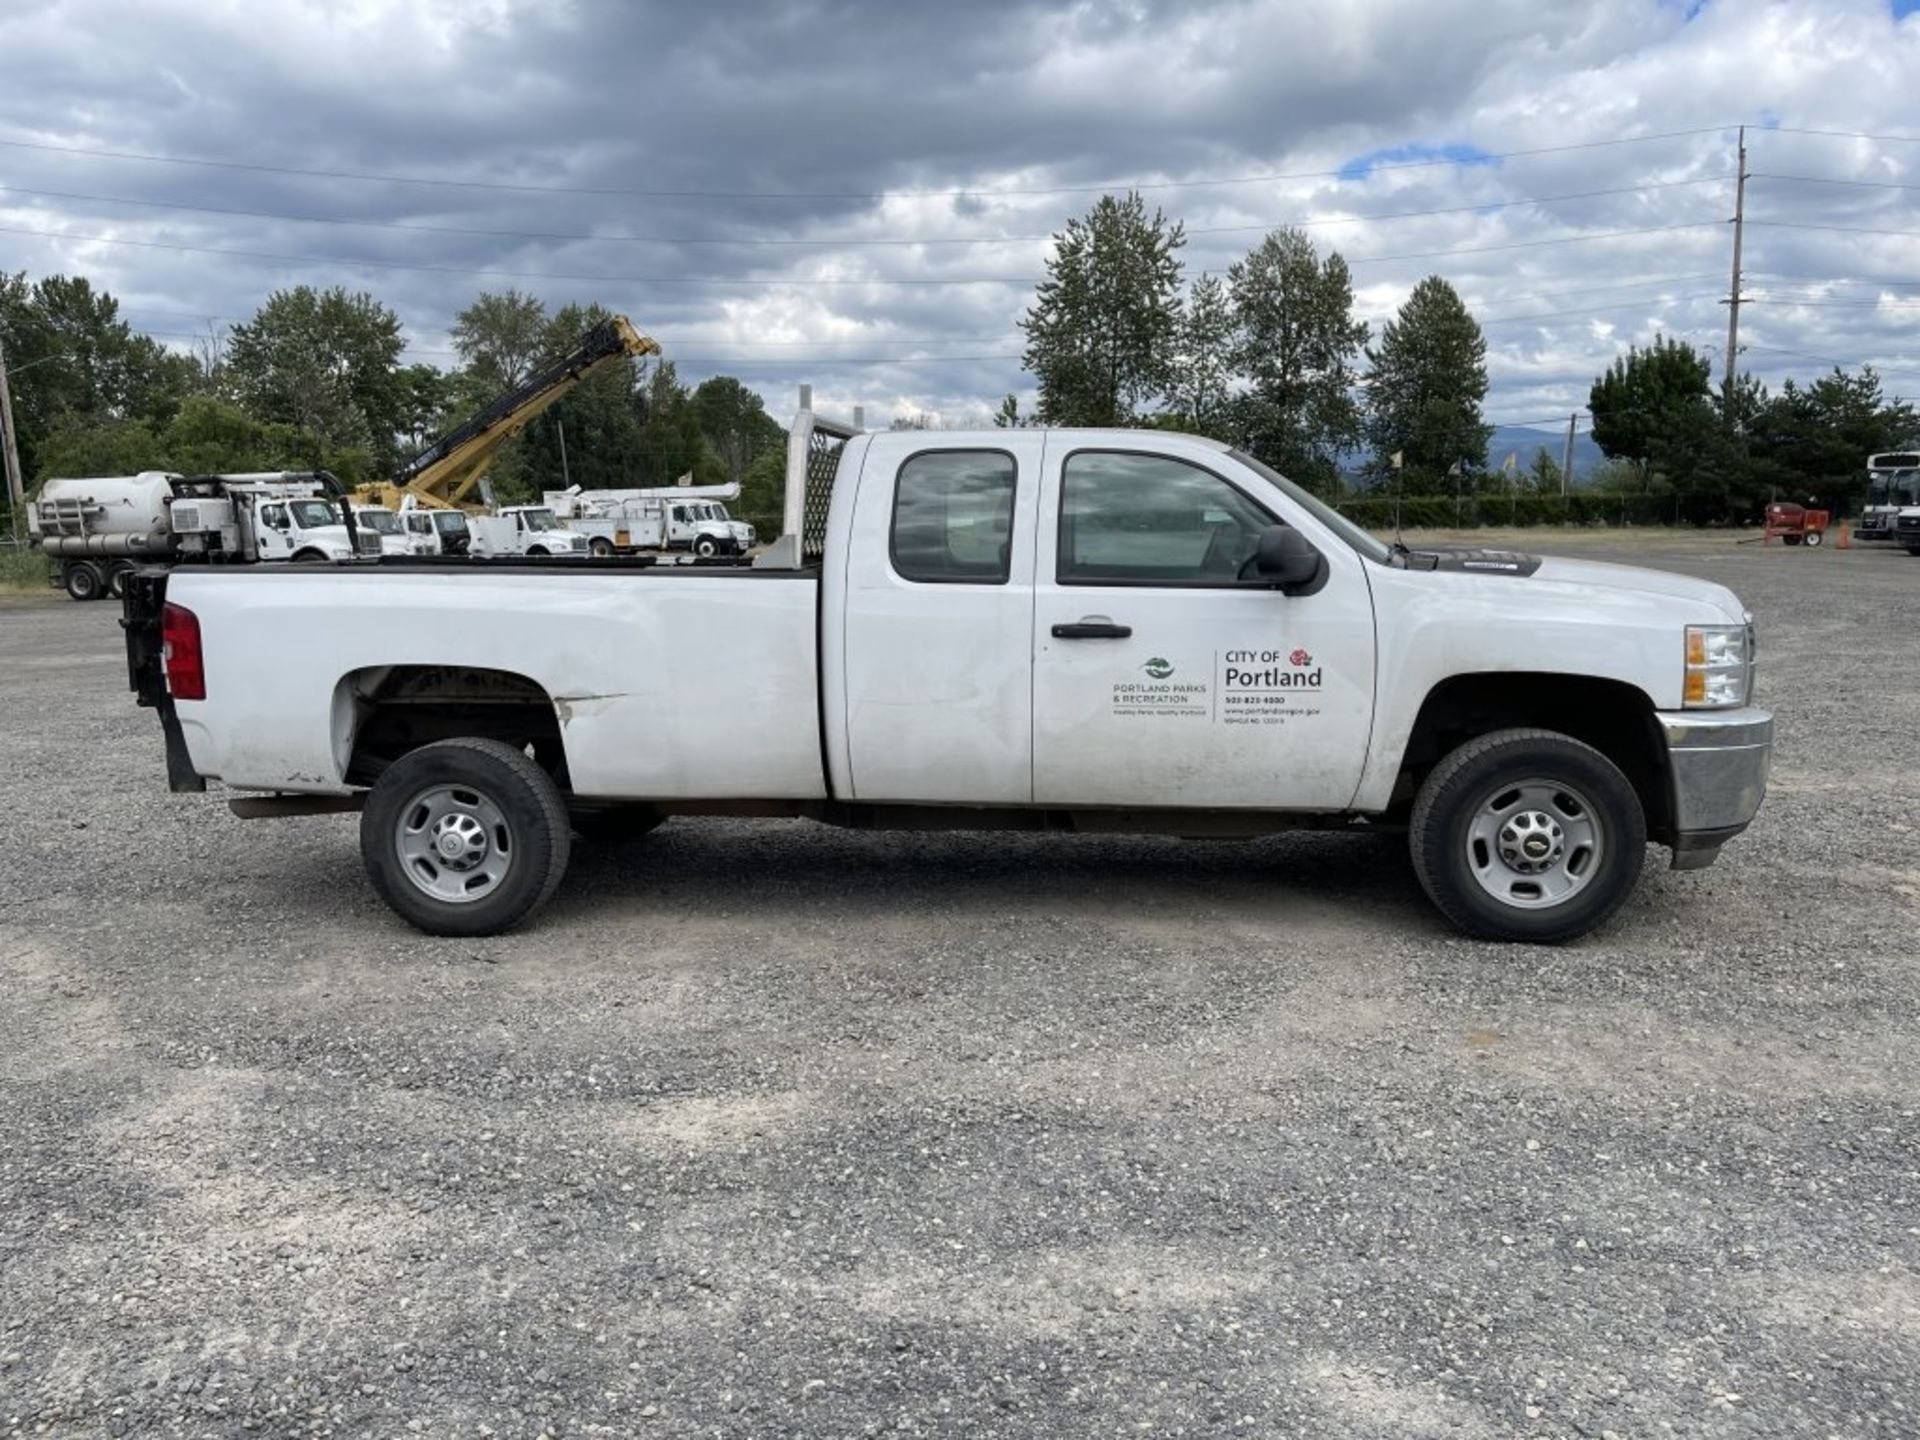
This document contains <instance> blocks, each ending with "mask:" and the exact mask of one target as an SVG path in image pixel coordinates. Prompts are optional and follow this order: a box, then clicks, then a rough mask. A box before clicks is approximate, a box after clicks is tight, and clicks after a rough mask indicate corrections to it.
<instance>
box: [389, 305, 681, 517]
mask: <svg viewBox="0 0 1920 1440" xmlns="http://www.w3.org/2000/svg"><path fill="white" fill-rule="evenodd" d="M659 353H660V344H659V342H658V341H656V340H654V339H653V338H652V337H651V336H648V335H643V334H641V333H640V332H639V331H638V330H636V329H634V328H633V325H632V323H631V322H629V321H628V319H627V317H626V316H624V315H615V316H614V317H613V318H612V319H610V320H603V321H602V322H601V323H600V324H598V325H596V326H594V327H593V328H592V329H591V330H589V331H588V332H587V333H586V334H585V335H583V336H581V337H580V343H579V344H578V345H576V346H574V347H573V349H572V350H570V351H569V352H568V353H567V354H565V355H563V356H561V357H560V358H559V359H558V360H555V361H554V362H553V363H552V364H550V365H546V366H543V367H542V368H541V369H539V370H538V371H536V372H535V373H534V374H532V375H531V376H529V377H528V378H527V379H526V380H525V381H524V382H523V383H521V384H520V385H519V386H517V387H516V388H514V389H513V390H510V391H509V392H507V393H506V394H505V395H502V396H501V397H500V398H499V399H498V400H495V401H494V402H493V403H492V404H491V405H489V406H487V408H486V409H484V410H482V411H481V412H480V413H479V414H478V415H476V416H474V417H473V418H472V419H471V420H469V421H467V422H466V423H465V424H464V425H460V426H458V427H456V428H455V429H453V430H452V431H449V432H448V433H447V434H446V435H443V436H441V437H440V439H439V440H437V441H435V442H434V443H433V444H432V445H430V446H428V447H427V448H426V449H425V450H422V451H421V452H420V453H419V454H418V455H416V456H414V457H413V459H411V460H409V461H408V462H407V463H406V464H405V465H403V466H402V467H401V468H400V470H399V472H398V473H397V474H396V475H394V477H393V478H392V479H391V480H375V481H373V482H371V483H370V484H366V485H362V486H361V487H360V488H359V489H357V490H355V491H354V492H353V501H354V503H355V504H356V505H383V506H385V507H386V508H387V509H389V510H398V509H400V508H402V505H403V504H404V502H405V501H406V500H407V499H408V498H409V497H411V498H412V500H413V503H414V505H416V506H420V507H424V508H426V509H431V510H465V511H469V512H472V513H475V514H479V513H484V512H485V510H486V509H487V507H486V506H485V505H484V504H482V503H480V502H479V501H478V500H473V499H469V498H468V497H469V496H470V495H472V493H473V490H474V487H475V486H477V485H478V484H479V483H480V478H481V476H483V475H485V474H486V473H487V470H488V469H489V468H490V467H491V466H492V465H493V462H494V460H495V459H496V458H497V457H498V455H499V453H500V447H501V446H502V445H505V444H506V443H507V441H509V440H511V439H512V438H513V437H514V436H515V435H518V434H519V433H520V432H521V431H522V430H524V429H525V428H526V427H527V424H528V422H529V421H531V420H532V419H533V418H534V416H536V415H538V414H539V413H540V412H541V411H542V410H545V409H546V408H547V407H548V406H549V405H551V404H553V403H554V401H556V400H558V399H559V398H560V397H561V396H563V395H565V394H566V393H567V392H568V391H569V390H571V389H573V387H574V386H576V385H578V384H579V383H580V382H581V381H582V380H584V379H586V378H587V376H588V375H590V374H592V373H593V372H594V371H595V370H597V369H599V368H600V366H602V365H604V364H606V363H607V362H608V361H609V360H616V359H618V358H620V357H621V356H622V355H632V356H635V357H638V356H641V355H658V354H659Z"/></svg>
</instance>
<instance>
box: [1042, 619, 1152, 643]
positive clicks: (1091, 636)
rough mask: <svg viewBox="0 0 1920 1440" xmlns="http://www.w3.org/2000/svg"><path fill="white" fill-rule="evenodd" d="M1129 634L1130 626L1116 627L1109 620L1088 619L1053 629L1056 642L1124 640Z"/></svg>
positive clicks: (1131, 631) (1131, 632) (1131, 628)
mask: <svg viewBox="0 0 1920 1440" xmlns="http://www.w3.org/2000/svg"><path fill="white" fill-rule="evenodd" d="M1131 634H1133V627H1132V626H1131V625H1116V624H1114V623H1113V622H1112V621H1111V620H1093V619H1088V620H1080V621H1077V622H1075V623H1074V624H1071V625H1056V626H1054V627H1053V638H1054V639H1056V640H1124V639H1126V638H1127V637H1128V636H1129V635H1131Z"/></svg>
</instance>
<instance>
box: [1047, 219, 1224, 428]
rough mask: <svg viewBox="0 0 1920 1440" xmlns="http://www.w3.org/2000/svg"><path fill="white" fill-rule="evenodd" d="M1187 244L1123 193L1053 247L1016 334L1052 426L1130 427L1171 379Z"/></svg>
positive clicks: (1077, 222)
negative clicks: (1022, 341) (1020, 337)
mask: <svg viewBox="0 0 1920 1440" xmlns="http://www.w3.org/2000/svg"><path fill="white" fill-rule="evenodd" d="M1185 244H1186V236H1185V233H1184V232H1183V230H1182V229H1181V227H1180V225H1179V224H1178V223H1174V224H1169V223H1168V222H1167V219H1166V217H1165V216H1164V215H1163V214H1161V212H1160V211H1158V210H1155V211H1154V212H1153V215H1152V217H1151V218H1149V217H1148V215H1147V211H1146V202H1144V201H1143V200H1142V199H1141V198H1140V196H1139V195H1138V194H1135V193H1132V192H1129V193H1128V195H1127V196H1126V198H1125V199H1123V200H1117V199H1115V198H1114V197H1113V196H1111V195H1103V196H1102V197H1101V198H1100V200H1099V201H1098V203H1096V204H1095V205H1094V207H1093V209H1092V210H1091V211H1089V212H1088V213H1087V215H1086V216H1085V217H1084V218H1076V219H1072V220H1069V221H1068V222H1067V227H1066V229H1065V230H1063V231H1061V232H1060V233H1059V234H1058V235H1056V236H1055V237H1054V247H1053V254H1052V255H1051V256H1050V257H1049V258H1048V260H1047V278H1046V279H1045V280H1044V281H1042V282H1041V284H1040V287H1039V290H1038V291H1037V292H1036V294H1035V297H1034V303H1033V306H1032V308H1031V309H1029V310H1028V311H1027V313H1026V315H1025V316H1024V317H1023V318H1022V319H1021V322H1020V325H1021V328H1022V329H1023V330H1025V331H1026V336H1027V345H1026V352H1025V357H1024V364H1025V366H1026V368H1027V370H1028V371H1029V372H1031V373H1032V374H1033V376H1034V377H1035V379H1037V380H1038V381H1039V385H1040V412H1039V413H1040V419H1041V421H1042V423H1044V424H1050V425H1131V424H1133V423H1134V422H1135V420H1136V418H1137V416H1138V411H1139V407H1140V406H1141V405H1142V404H1143V403H1144V402H1145V401H1148V400H1150V399H1153V398H1155V397H1157V396H1159V395H1161V394H1163V393H1164V392H1165V391H1166V389H1167V386H1168V384H1169V382H1170V381H1171V380H1172V378H1173V374H1174V365H1175V359H1174V347H1175V344H1176V342H1177V339H1178V334H1179V323H1180V258H1179V252H1180V248H1181V247H1182V246H1183V245H1185Z"/></svg>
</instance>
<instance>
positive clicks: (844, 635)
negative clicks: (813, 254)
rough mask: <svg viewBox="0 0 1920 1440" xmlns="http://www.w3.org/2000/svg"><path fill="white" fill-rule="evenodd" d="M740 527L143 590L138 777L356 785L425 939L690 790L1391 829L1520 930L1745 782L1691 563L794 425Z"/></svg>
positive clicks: (878, 812) (1161, 477) (1756, 789)
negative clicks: (538, 553)
mask: <svg viewBox="0 0 1920 1440" xmlns="http://www.w3.org/2000/svg"><path fill="white" fill-rule="evenodd" d="M783 529H784V533H783V534H782V535H781V537H780V538H779V539H778V540H777V541H776V542H775V543H774V545H772V546H771V547H770V548H769V549H768V550H767V551H766V552H765V553H763V554H762V555H760V556H758V557H757V558H756V559H755V560H754V561H753V562H752V563H751V564H744V563H743V564H736V565H725V564H709V565H699V566H675V565H661V564H655V563H651V562H650V561H648V560H646V559H631V560H628V559H610V560H601V561H588V562H585V563H578V562H573V563H568V564H561V563H558V562H556V561H552V560H547V561H534V560H503V561H499V562H497V563H496V564H494V565H490V566H481V567H473V566H469V565H465V564H463V563H462V562H458V561H422V562H419V563H417V564H406V563H403V562H395V561H386V562H384V563H380V564H377V565H376V564H372V563H362V562H352V563H349V564H345V565H338V566H330V567H278V568H277V569H276V568H270V567H255V568H253V569H250V570H248V569H239V568H236V569H233V570H228V571H222V570H218V569H212V568H205V569H179V570H175V571H173V572H172V573H171V574H164V573H160V572H145V571H143V572H140V573H137V574H136V575H134V576H133V577H132V578H131V579H130V581H129V585H128V595H127V602H126V611H127V644H128V654H129V665H130V670H131V676H132V681H133V684H134V688H135V689H136V690H137V692H138V694H139V696H140V699H141V702H142V703H143V704H146V705H151V706H154V707H156V708H157V709H158V712H159V716H160V720H161V725H162V729H163V732H164V735H165V738H166V754H167V766H168V774H169V778H170V783H171V784H172V786H173V788H175V789H177V790H198V789H203V788H204V786H205V783H206V781H207V780H210V779H216V780H219V781H221V782H223V783H224V784H226V785H228V786H230V787H232V788H234V789H237V790H242V791H251V792H259V793H257V794H255V795H253V796H250V797H243V798H240V799H236V800H235V801H233V802H232V804H233V808H234V809H235V811H236V812H238V813H241V814H244V815H249V816H267V815H274V814H298V813H314V812H315V811H324V810H330V809H332V810H350V809H357V810H359V811H360V812H361V818H360V844H361V849H362V853H363V856H364V858H365V862H366V866H367V870H368V873H369V874H370V875H371V877H372V881H373V885H374V888H375V889H376V890H377V891H378V892H379V893H380V894H381V895H382V896H383V897H384V898H385V899H386V900H387V901H388V903H389V904H390V905H392V907H393V908H394V909H395V910H396V911H398V912H399V913H400V914H401V915H403V916H404V917H405V918H406V919H408V920H409V921H411V922H412V923H413V924H415V925H417V926H419V927H420V928H422V929H424V930H427V931H430V932H433V933H436V934H458V935H471V934H486V933H492V932H495V931H498V930H501V929H503V928H505V927H507V926H510V925H512V924H514V923H515V922H516V921H519V920H521V919H522V918H523V917H525V916H526V915H527V914H528V913H529V912H531V911H532V910H534V909H535V908H536V907H537V906H539V905H540V904H541V903H542V902H543V901H544V900H545V899H546V898H547V897H548V896H549V895H551V894H552V893H553V891H554V889H555V888H556V887H557V886H558V885H559V883H560V879H561V874H562V872H563V871H564V870H565V869H566V865H567V857H568V852H569V848H570V846H571V845H572V843H573V831H574V829H575V828H576V827H577V828H580V829H581V830H583V831H587V830H590V829H591V828H597V825H598V824H604V823H605V822H608V821H614V822H618V821H623V820H624V821H626V822H628V823H629V824H630V826H631V827H632V828H633V829H635V830H641V829H645V828H647V827H650V826H651V825H653V824H656V823H658V821H659V820H660V818H661V817H663V816H668V815H677V814H689V813H717V814H729V815H740V814H747V815H786V816H805V817H809V818H812V819H815V820H821V821H826V822H829V823H833V824H840V825H855V826H874V827H892V828H941V829H963V830H986V829H992V828H996V827H1001V828H1017V829H1027V830H1070V831H1095V832H1105V833H1111V832H1116V831H1148V832H1157V833H1164V834H1170V835H1179V836H1195V837H1240V836H1252V835H1260V834H1264V833H1268V832H1272V831H1277V830H1282V829H1288V828H1298V827H1320V828H1334V827H1341V828H1345V827H1364V826H1371V827H1380V828H1391V829H1399V830H1404V831H1405V833H1406V834H1407V836H1408V840H1409V844H1410V848H1411V851H1412V857H1413V863H1414V868H1415V869H1416V870H1417V872H1418V874H1419V877H1420V880H1421V882H1422V883H1423V885H1424V886H1425V888H1426V891H1427V893H1428V894H1429V895H1430V896H1431V897H1432V898H1433V900H1434V901H1435V903H1436V904H1437V905H1438V906H1439V908H1440V909H1441V910H1442V911H1443V912H1444V913H1445V914H1446V916H1447V917H1448V918H1449V919H1451V920H1452V921H1453V922H1454V923H1455V924H1456V925H1458V926H1459V927H1460V928H1461V929H1463V930H1465V931H1467V932H1468V933H1469V934H1473V935H1479V936H1486V937H1492V938H1500V939H1511V940H1532V941H1558V940H1566V939H1569V938H1571V937H1574V936H1577V935H1580V934H1583V933H1584V932H1586V931H1588V930H1590V929H1592V928H1593V927H1594V926H1595V925H1598V924H1600V923H1601V922H1602V921H1604V920H1606V919H1607V917H1608V916H1610V915H1612V914H1613V912H1614V911H1615V910H1616V909H1617V908H1618V907H1619V906H1620V904H1621V903H1622V902H1623V901H1624V900H1625V899H1626V897H1627V895H1628V894H1629V892H1630V891H1631V890H1632V889H1633V887H1634V885H1635V882H1636V881H1637V880H1638V878H1639V875H1640V870H1641V862H1642V854H1643V851H1644V850H1645V848H1646V844H1647V842H1648V841H1649V840H1652V841H1655V842H1657V843H1659V844H1661V845H1664V846H1666V847H1668V848H1669V849H1670V850H1671V852H1672V857H1673V864H1674V867H1675V868H1677V869H1694V868H1697V867H1700V866H1703V865H1707V864H1709V863H1711V862H1712V861H1713V860H1714V858H1715V857H1716V856H1717V855H1718V854H1719V851H1720V848H1721V846H1722V845H1723V844H1724V843H1725V842H1726V841H1727V840H1728V839H1729V838H1730V837H1731V836H1733V835H1736V834H1738V833H1739V832H1740V831H1741V830H1742V829H1744V828H1745V827H1746V825H1747V823H1748V822H1749V821H1750V820H1751V819H1752V818H1753V816H1754V814H1755V812H1756V811H1757V810H1758V809H1759V806H1760V802H1761V796H1762V794H1763V792H1764V790H1765V786H1766V778H1767V766H1768V757H1769V754H1770V752H1771V746H1772V738H1773V722H1772V718H1771V717H1770V716H1769V715H1768V714H1767V713H1766V712H1765V711H1762V710H1757V709H1754V708H1752V705H1751V699H1752V688H1753V674H1754V659H1753V653H1754V652H1753V626H1752V622H1751V619H1750V617H1749V616H1748V615H1747V613H1746V612H1745V611H1744V610H1743V609H1742V608H1741V605H1740V602H1739V601H1738V600H1737V599H1735V598H1734V596H1733V595H1732V594H1731V593H1730V592H1729V591H1727V590H1726V589H1725V588H1723V587H1721V586H1719V585H1715V584H1711V583H1708V582H1707V581H1704V580H1695V579H1690V578H1687V577H1685V576H1681V575H1673V574H1667V573H1664V572H1661V571H1655V570H1640V569H1631V568H1627V567H1623V566H1617V565H1604V564H1596V563H1591V562H1585V561H1573V560H1551V559H1549V560H1543V559H1539V558H1535V557H1531V556H1525V555H1518V554H1507V553H1484V552H1436V551H1418V550H1409V549H1407V548H1405V547H1403V546H1400V545H1387V544H1383V543H1382V542H1380V541H1379V540H1376V539H1374V538H1373V537H1372V536H1370V535H1368V534H1366V533H1365V532H1364V531H1362V530H1360V529H1358V528H1357V527H1355V526H1354V525H1353V524H1352V523H1351V522H1349V521H1347V520H1345V519H1343V518H1342V517H1341V516H1339V515H1338V514H1336V513H1334V512H1333V511H1332V510H1330V509H1329V508H1328V507H1327V506H1326V505H1324V504H1323V503H1321V502H1320V501H1319V500H1318V499H1316V498H1314V497H1313V496H1312V495H1310V494H1309V493H1307V492H1306V491H1304V490H1302V489H1300V488H1299V487H1298V486H1296V485H1294V484H1292V483H1291V482H1289V481H1287V480H1285V479H1283V478H1282V477H1280V476H1279V475H1277V474H1275V473H1274V472H1273V471H1271V470H1269V469H1268V468H1267V467H1265V466H1264V465H1262V464H1260V463H1259V462H1258V461H1256V460H1254V459H1252V458H1250V457H1248V456H1246V455H1243V454H1239V453H1236V452H1235V451H1233V450H1230V449H1228V448H1227V447H1226V446H1224V445H1221V444H1218V443H1216V442H1214V441H1211V440H1204V439H1198V438H1193V437H1188V436H1181V435H1175V434H1170V433H1165V432H1160V431H1153V430H1038V429H1032V430H997V431H987V432H982V433H977V434H966V433H947V432H943V433H939V434H931V433H928V432H924V431H899V432H887V433H879V434H867V433H860V432H855V431H853V430H851V429H848V428H845V427H841V426H837V425H832V424H828V423H825V422H820V421H816V420H815V419H814V418H813V417H812V416H811V415H809V414H807V413H806V412H804V411H803V412H802V414H801V416H800V419H799V420H798V421H797V422H796V425H795V428H794V432H793V434H792V436H791V437H790V439H789V447H788V471H787V493H786V504H785V512H784V522H783ZM290 627H291V628H292V629H295V630H297V631H298V632H299V635H300V637H301V643H300V644H299V645H298V646H288V645H286V644H285V643H284V640H285V637H286V635H287V633H288V630H289V628H290ZM556 637H561V638H560V639H556ZM570 812H571V815H570ZM590 822H592V823H590Z"/></svg>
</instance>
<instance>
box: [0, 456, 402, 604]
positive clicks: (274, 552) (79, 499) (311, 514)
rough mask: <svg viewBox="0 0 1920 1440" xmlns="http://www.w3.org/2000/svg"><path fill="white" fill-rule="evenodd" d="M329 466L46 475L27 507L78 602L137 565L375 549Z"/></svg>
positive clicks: (114, 587) (374, 537)
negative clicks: (317, 468) (217, 472)
mask: <svg viewBox="0 0 1920 1440" xmlns="http://www.w3.org/2000/svg"><path fill="white" fill-rule="evenodd" d="M343 493H344V492H343V491H342V489H341V486H340V482H339V481H338V480H336V479H334V477H333V476H331V475H329V474H327V473H326V472H325V471H266V472H262V473H258V474H244V475H196V476H191V477H183V476H180V475H175V474H172V473H170V472H168V471H165V470H147V471H143V472H142V473H140V474H138V475H119V476H103V477H95V478H92V479H85V480H64V479H55V480H49V481H47V483H46V484H45V485H43V486H41V488H40V493H39V495H38V496H36V497H35V498H34V502H33V504H32V506H31V507H30V508H29V509H28V511H27V528H28V530H29V531H30V532H31V536H32V540H33V543H34V544H35V545H36V546H38V547H39V549H40V550H41V552H42V553H43V554H45V555H46V556H47V558H48V559H49V560H51V561H52V562H53V576H52V579H53V583H54V584H55V585H56V586H59V587H61V588H63V589H64V590H65V591H66V592H67V594H69V595H71V596H72V597H73V598H74V599H75V600H97V599H99V598H100V597H101V596H103V595H118V594H120V593H121V591H122V589H123V588H124V585H125V581H126V577H127V574H128V573H129V572H130V571H132V570H134V569H135V568H136V567H138V566H141V565H172V564H175V563H178V562H181V561H201V562H206V563H212V564H231V563H235V562H240V563H247V562H252V561H258V560H293V561H326V560H346V559H349V558H351V557H352V556H353V555H354V554H356V553H362V554H370V555H378V554H379V553H380V551H381V537H380V536H379V535H378V534H377V533H374V532H373V531H365V532H362V531H360V529H359V527H358V526H357V525H355V524H353V523H352V516H351V513H350V511H349V509H348V507H347V506H345V505H344V504H342V503H341V496H342V495H343Z"/></svg>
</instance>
